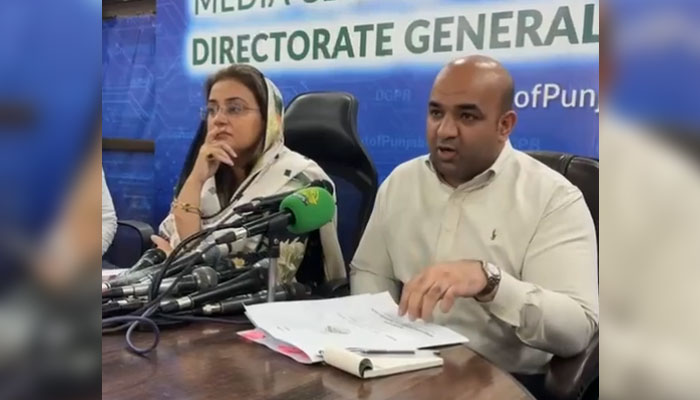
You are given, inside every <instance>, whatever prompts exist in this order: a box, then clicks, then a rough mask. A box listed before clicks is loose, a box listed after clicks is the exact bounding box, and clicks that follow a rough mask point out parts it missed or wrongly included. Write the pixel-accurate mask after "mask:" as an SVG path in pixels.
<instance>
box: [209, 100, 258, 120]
mask: <svg viewBox="0 0 700 400" xmlns="http://www.w3.org/2000/svg"><path fill="white" fill-rule="evenodd" d="M221 109H222V108H221V107H219V106H216V105H208V106H205V107H202V109H201V110H200V111H199V113H200V116H201V117H202V119H203V120H210V119H214V118H215V117H216V115H217V114H219V111H220V110H221ZM257 110H258V109H257V108H253V107H247V106H245V105H243V104H239V103H231V104H227V105H226V106H225V107H224V108H223V111H224V115H225V116H226V117H227V118H229V119H235V118H238V117H241V116H243V115H244V114H245V113H247V112H249V111H257Z"/></svg>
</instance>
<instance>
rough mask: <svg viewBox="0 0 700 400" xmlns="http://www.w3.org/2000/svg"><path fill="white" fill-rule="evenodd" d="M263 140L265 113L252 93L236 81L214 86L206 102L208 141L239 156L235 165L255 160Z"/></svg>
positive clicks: (226, 81) (228, 80) (222, 82)
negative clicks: (229, 147) (230, 149)
mask: <svg viewBox="0 0 700 400" xmlns="http://www.w3.org/2000/svg"><path fill="white" fill-rule="evenodd" d="M262 139H263V119H262V110H260V109H259V108H258V103H257V102H256V101H255V96H254V95H253V92H251V91H250V89H248V88H247V87H246V86H245V85H243V84H242V83H240V82H238V81H237V80H234V79H224V80H221V81H218V82H216V83H215V84H214V86H212V88H211V92H210V93H209V99H208V101H207V140H221V141H224V142H226V143H227V144H228V145H229V146H231V147H232V148H233V150H234V151H235V152H236V154H237V155H238V158H237V159H236V160H234V163H236V164H238V165H246V164H248V163H249V162H251V161H253V160H254V159H255V158H256V156H257V153H258V151H259V147H260V145H261V144H262Z"/></svg>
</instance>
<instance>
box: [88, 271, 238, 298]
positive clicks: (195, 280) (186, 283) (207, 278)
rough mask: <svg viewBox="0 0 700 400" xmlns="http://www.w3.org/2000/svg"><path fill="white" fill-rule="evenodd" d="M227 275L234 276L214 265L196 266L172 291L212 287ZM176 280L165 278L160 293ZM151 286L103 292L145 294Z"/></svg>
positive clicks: (177, 292)
mask: <svg viewBox="0 0 700 400" xmlns="http://www.w3.org/2000/svg"><path fill="white" fill-rule="evenodd" d="M232 271H233V270H232ZM227 276H231V277H233V273H231V272H230V273H223V272H220V273H217V272H216V271H215V270H214V268H212V267H207V266H203V267H198V268H195V269H194V270H193V271H192V273H191V274H190V275H186V276H184V277H182V279H180V281H179V282H178V283H177V284H175V287H174V288H173V290H172V291H171V293H173V294H184V293H191V292H194V291H197V290H206V289H210V288H213V287H215V286H216V285H217V284H218V283H219V279H220V278H225V277H227ZM174 281H175V278H174V277H173V278H167V279H164V280H163V282H162V283H161V284H160V286H159V287H158V293H163V292H164V291H166V290H167V289H168V288H169V287H170V286H172V284H173V282H174ZM150 288H151V285H150V284H149V283H141V284H137V285H129V286H122V287H115V288H111V289H108V290H107V291H105V292H102V297H126V296H144V295H147V294H148V292H149V290H150Z"/></svg>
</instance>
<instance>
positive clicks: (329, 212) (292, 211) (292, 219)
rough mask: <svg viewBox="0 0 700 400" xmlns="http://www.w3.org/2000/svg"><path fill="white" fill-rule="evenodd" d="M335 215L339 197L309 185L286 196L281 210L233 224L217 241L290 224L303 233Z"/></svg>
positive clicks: (256, 233)
mask: <svg viewBox="0 0 700 400" xmlns="http://www.w3.org/2000/svg"><path fill="white" fill-rule="evenodd" d="M334 215H335V200H334V199H333V195H331V194H330V192H328V191H327V190H325V189H323V188H319V187H308V188H304V189H300V190H297V191H296V192H294V193H292V194H290V195H288V196H287V197H285V198H284V199H283V200H282V201H281V202H280V205H279V212H277V213H274V214H272V215H269V216H267V217H263V218H260V219H259V220H257V221H255V222H251V223H248V224H245V225H243V226H242V227H240V228H233V229H231V230H230V231H228V232H226V233H225V234H223V235H221V236H220V237H218V238H217V239H216V240H215V242H216V243H217V244H225V243H231V242H235V241H238V240H242V239H245V238H248V237H251V236H255V235H259V234H262V233H265V232H267V231H268V230H271V229H280V227H284V226H286V227H287V229H288V230H289V231H290V232H292V233H294V234H303V233H307V232H311V231H313V230H316V229H318V228H320V227H322V226H323V225H325V224H327V223H328V222H330V221H331V220H332V219H333V216H334Z"/></svg>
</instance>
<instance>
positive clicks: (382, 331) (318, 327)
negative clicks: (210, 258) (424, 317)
mask: <svg viewBox="0 0 700 400" xmlns="http://www.w3.org/2000/svg"><path fill="white" fill-rule="evenodd" d="M246 315H247V316H248V318H249V319H250V320H251V322H253V324H255V326H256V327H257V328H258V330H259V331H257V333H251V332H250V331H247V332H241V336H244V337H246V335H248V337H249V338H250V339H251V340H253V341H255V342H259V343H261V344H264V345H266V346H268V347H270V348H271V349H273V350H276V351H279V352H281V353H283V354H286V353H289V349H290V347H289V346H291V348H292V349H295V352H296V350H298V351H300V352H302V353H303V354H305V355H307V356H308V359H309V362H319V361H322V360H323V358H322V355H321V353H322V350H323V349H324V347H341V348H364V349H383V350H406V349H419V348H425V347H433V346H444V345H450V344H457V343H465V342H468V339H467V338H466V337H464V336H462V335H460V334H458V333H456V332H454V331H452V330H451V329H449V328H446V327H444V326H440V325H435V324H432V323H426V322H422V321H414V322H411V321H409V320H408V318H406V317H399V316H398V306H397V305H396V303H395V302H394V300H393V299H392V298H391V296H390V295H389V293H388V292H384V293H380V294H364V295H356V296H348V297H340V298H335V299H328V300H311V301H309V300H305V301H289V302H278V303H265V304H256V305H251V306H247V307H246ZM260 331H262V332H260ZM261 335H262V336H261ZM280 346H282V347H280ZM281 349H287V351H281ZM292 353H294V352H292ZM286 355H288V356H290V357H292V356H291V355H290V354H286ZM298 356H299V354H296V357H292V358H294V359H296V360H297V361H300V362H304V361H302V360H301V359H300V357H298ZM301 358H302V359H303V357H301Z"/></svg>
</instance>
